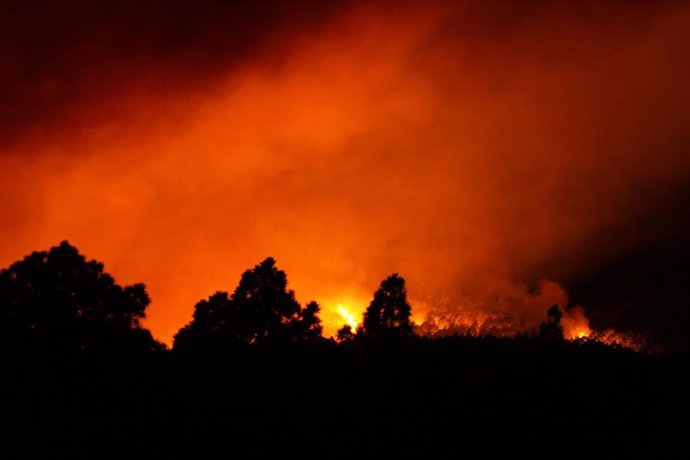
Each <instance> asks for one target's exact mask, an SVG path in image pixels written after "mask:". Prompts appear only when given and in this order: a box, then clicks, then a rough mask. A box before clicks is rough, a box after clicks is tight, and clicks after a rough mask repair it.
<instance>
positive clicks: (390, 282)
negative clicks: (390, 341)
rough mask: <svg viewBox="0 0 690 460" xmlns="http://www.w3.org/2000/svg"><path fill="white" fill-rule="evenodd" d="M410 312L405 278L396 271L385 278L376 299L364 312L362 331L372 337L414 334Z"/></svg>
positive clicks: (377, 291)
mask: <svg viewBox="0 0 690 460" xmlns="http://www.w3.org/2000/svg"><path fill="white" fill-rule="evenodd" d="M410 314H411V307H410V304H409V303H408V301H407V289H405V280H404V279H403V278H402V277H401V276H400V275H398V274H397V273H394V274H392V275H391V276H389V277H388V278H386V279H385V280H383V281H382V282H381V286H379V288H378V289H377V290H376V292H375V293H374V299H373V300H372V301H371V303H370V304H369V307H367V310H366V312H365V313H364V322H363V325H362V330H361V333H362V334H363V335H364V336H365V337H371V338H391V337H404V336H409V335H412V322H411V321H410Z"/></svg>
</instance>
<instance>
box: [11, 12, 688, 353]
mask: <svg viewBox="0 0 690 460" xmlns="http://www.w3.org/2000/svg"><path fill="white" fill-rule="evenodd" d="M182 3H185V4H186V2H182ZM182 3H181V4H179V5H178V4H174V3H173V4H170V5H169V6H166V4H167V2H162V3H157V2H152V3H151V4H150V6H148V7H145V8H146V10H145V11H139V10H138V8H139V7H138V6H135V4H134V3H131V4H130V3H127V2H124V3H119V4H118V5H119V6H118V7H117V8H115V7H97V6H91V7H89V8H87V7H86V6H85V5H82V4H79V3H77V4H76V5H77V6H74V7H73V8H74V10H73V11H69V12H64V11H51V10H48V11H43V12H42V13H41V15H40V17H39V18H38V19H36V21H35V22H32V23H31V27H26V28H22V29H21V30H23V31H24V32H20V31H19V30H20V29H19V28H18V26H16V25H15V26H11V24H10V23H12V24H14V23H16V21H17V20H18V19H20V18H26V17H27V14H28V13H27V11H25V10H24V9H22V7H19V6H18V7H14V8H10V9H11V13H12V14H8V15H3V16H4V17H5V18H6V19H5V21H6V22H7V23H6V24H4V25H5V26H8V27H7V28H6V29H5V30H6V31H5V32H0V34H4V35H7V36H8V39H7V40H2V42H3V43H5V45H3V47H2V48H1V49H0V50H1V52H2V56H3V62H7V63H8V66H7V67H6V70H5V71H4V73H3V75H2V79H1V80H0V82H1V83H2V85H0V86H2V87H3V88H5V89H4V90H2V93H0V100H2V101H3V104H2V107H3V108H1V109H0V149H1V151H0V179H1V181H0V193H2V197H3V198H2V200H0V216H1V218H2V222H3V225H2V227H0V242H2V244H1V245H0V263H1V264H2V265H3V266H6V265H8V264H9V263H11V262H12V261H13V260H16V259H18V258H20V257H21V256H23V255H24V254H26V253H28V252H29V251H31V250H34V249H39V248H45V247H48V246H50V245H53V244H56V243H57V242H58V241H60V240H62V239H68V240H70V242H72V243H73V244H76V245H77V246H78V247H79V248H80V249H81V250H82V251H83V252H84V253H86V254H87V255H88V256H89V257H95V258H98V259H99V260H102V261H104V262H105V264H106V269H107V270H108V271H110V272H112V273H113V274H114V275H115V276H116V278H117V279H118V281H121V282H126V283H129V282H135V281H143V282H145V283H146V284H147V286H148V287H149V291H150V293H151V295H152V298H153V303H152V305H151V307H150V309H149V312H148V320H147V325H148V327H150V328H151V329H152V331H153V333H154V335H155V336H156V337H158V338H160V339H162V340H164V341H169V340H170V338H171V337H172V335H173V334H174V333H175V331H176V330H177V329H178V328H179V327H181V326H182V325H183V324H184V323H186V322H187V321H188V320H189V319H190V318H191V314H192V310H193V305H194V303H195V302H196V301H198V300H199V299H201V298H204V297H206V296H208V295H210V294H211V293H213V292H214V291H216V290H232V289H233V288H234V286H235V285H236V283H237V281H238V280H239V276H240V274H241V272H242V271H243V270H245V269H246V268H249V267H251V266H253V265H254V264H256V263H257V262H258V261H259V260H261V259H262V258H264V257H266V256H269V255H271V256H273V257H275V258H276V259H277V261H278V266H279V267H280V268H281V269H283V270H285V271H286V272H287V274H288V277H289V281H290V285H291V287H292V288H294V289H295V290H296V293H297V296H298V298H299V299H300V300H301V301H303V302H306V301H308V300H310V299H312V298H313V299H315V300H317V301H319V302H320V303H321V304H322V307H323V309H324V311H323V313H322V317H323V318H324V320H325V322H326V330H327V332H330V333H332V332H333V331H334V330H335V329H336V328H337V327H339V326H340V325H342V324H343V323H344V322H345V321H344V320H343V318H342V317H341V316H340V315H339V313H338V305H341V306H344V307H345V308H346V309H347V310H348V311H350V312H352V313H356V314H359V313H361V312H362V311H363V310H364V308H365V307H366V305H367V303H368V301H369V300H370V297H371V295H372V293H373V291H374V290H375V289H376V287H377V286H378V283H379V282H380V280H381V279H383V278H384V277H385V276H387V275H388V274H390V273H392V272H398V273H400V274H401V275H403V276H404V277H405V278H406V280H407V281H408V291H409V293H410V295H411V300H412V306H413V311H414V312H415V319H416V320H417V322H418V323H422V322H423V321H424V319H425V316H426V314H427V313H429V312H434V314H436V315H444V317H445V318H446V319H448V318H451V319H452V321H453V322H454V323H453V324H456V325H457V324H469V325H470V326H471V325H472V324H480V323H481V322H482V321H489V322H490V327H489V326H487V327H489V329H484V330H490V331H494V332H495V331H504V332H506V333H507V332H510V333H514V332H516V331H519V330H530V329H533V328H534V327H536V326H537V325H538V324H539V322H540V321H542V320H543V319H544V318H545V313H546V309H547V308H548V307H549V306H550V305H552V304H553V303H558V304H559V305H567V304H568V303H569V295H568V292H567V290H566V287H565V285H567V283H568V281H569V280H572V279H575V278H577V277H582V276H586V275H587V274H588V273H590V272H592V271H593V270H594V269H595V268H596V267H598V266H600V265H601V264H602V263H605V262H606V261H608V260H610V259H611V258H615V257H618V256H620V255H622V254H625V253H627V252H629V251H633V250H635V249H636V248H639V247H643V246H645V245H648V244H651V243H653V242H657V241H659V240H660V239H664V238H666V239H669V238H670V239H673V238H676V239H677V238H681V237H682V236H681V235H680V234H676V233H674V232H675V231H676V230H673V231H672V232H671V233H669V230H668V229H677V226H674V222H675V218H674V217H673V215H674V214H675V213H677V212H678V210H679V209H685V208H684V206H686V204H687V203H686V202H684V201H682V200H681V197H680V195H679V194H678V193H677V191H678V190H680V189H682V187H683V186H684V184H687V183H688V179H690V155H688V152H687V147H688V134H687V133H688V132H690V113H689V111H690V109H689V107H690V90H689V89H688V85H687V81H688V77H690V72H689V71H690V64H689V62H688V60H687V56H688V55H690V53H689V52H690V50H689V49H688V47H689V46H690V36H689V35H690V31H689V30H688V28H687V27H686V26H685V25H686V24H687V23H688V20H689V19H690V8H688V5H686V4H682V3H668V4H665V3H660V4H657V3H655V4H654V5H643V4H632V5H630V4H626V5H622V4H616V3H610V4H609V3H607V4H599V3H592V4H588V3H586V4H578V5H575V4H571V3H562V4H559V3H555V2H545V3H540V2H533V3H530V4H506V3H491V2H477V3H474V2H468V3H431V4H430V3H427V2H424V3H422V2H420V3H409V4H408V3H405V4H404V5H401V4H400V3H399V2H395V3H391V4H384V3H381V4H378V3H377V4H371V5H362V4H348V3H340V4H337V5H334V6H330V7H328V8H325V7H319V6H317V4H316V3H304V4H299V6H297V7H294V8H293V7H290V6H287V5H288V4H291V3H290V2H288V3H287V4H286V3H283V4H280V6H278V5H267V6H265V7H255V8H251V7H248V6H244V5H240V6H235V7H223V6H220V5H217V4H215V3H213V2H208V3H204V4H203V5H202V6H199V7H198V9H197V7H194V8H193V7H191V6H186V7H183V6H182ZM319 3H320V2H319ZM113 8H115V9H113ZM52 15H58V17H61V18H71V19H66V22H65V23H64V24H63V25H56V24H55V23H53V22H51V19H50V18H51V17H52ZM159 21H160V22H159ZM63 27H64V30H63ZM56 32H59V33H58V34H57V36H58V38H59V39H58V40H55V41H53V40H51V37H52V36H53V35H54V33H56ZM669 210H670V211H669ZM659 215H663V216H666V219H665V220H659V219H658V216H659ZM659 308H662V309H663V306H660V307H659ZM586 309H587V305H584V309H582V307H578V308H576V309H574V310H572V311H573V313H571V315H570V320H571V321H573V324H576V325H577V327H583V326H582V325H583V324H585V325H587V327H589V325H588V324H587V318H586V316H584V311H585V310H586ZM453 318H454V319H453ZM487 318H488V320H487ZM487 324H488V323H487ZM470 326H468V327H470Z"/></svg>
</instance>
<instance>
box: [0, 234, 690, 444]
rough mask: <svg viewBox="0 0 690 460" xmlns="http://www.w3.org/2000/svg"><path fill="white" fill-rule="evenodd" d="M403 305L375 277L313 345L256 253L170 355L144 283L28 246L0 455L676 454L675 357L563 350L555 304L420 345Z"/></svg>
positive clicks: (274, 274)
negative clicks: (347, 319)
mask: <svg viewBox="0 0 690 460" xmlns="http://www.w3.org/2000/svg"><path fill="white" fill-rule="evenodd" d="M407 295H408V294H407V288H406V285H405V280H404V278H403V277H402V276H400V275H399V274H397V273H394V274H392V275H390V276H388V277H386V278H385V279H384V280H382V282H381V284H380V286H379V288H378V289H377V290H376V291H375V292H374V293H373V296H372V300H371V302H370V303H369V305H368V307H367V308H366V310H365V313H364V315H363V318H362V321H361V323H360V325H359V326H358V327H357V328H356V329H355V330H353V328H352V327H351V325H350V324H345V325H344V326H343V327H342V328H341V329H340V330H339V331H338V333H337V334H336V336H335V337H334V338H325V337H323V335H322V328H321V321H320V318H319V304H318V303H317V302H315V301H310V302H308V303H307V304H306V305H304V306H303V305H301V304H300V303H299V302H298V301H297V300H296V297H295V292H294V291H293V290H291V289H289V284H288V278H287V275H286V273H285V272H284V271H282V270H280V269H279V268H278V266H277V264H276V261H275V260H274V259H273V258H271V257H268V258H266V259H264V260H263V261H261V262H260V263H258V264H257V265H255V266H254V267H253V268H251V269H248V270H246V271H245V272H244V273H242V275H241V277H240V279H239V282H238V284H237V286H236V287H235V289H234V290H233V291H232V293H231V294H229V293H228V292H226V291H218V292H216V293H214V294H211V295H210V296H209V297H208V298H207V299H203V300H200V301H199V302H198V303H197V304H196V306H195V308H194V316H193V319H192V320H191V321H190V322H189V324H187V325H186V326H184V327H183V328H181V329H180V331H179V332H178V333H177V334H176V336H175V341H174V347H173V349H172V350H168V349H167V348H166V347H165V346H164V345H162V344H160V343H158V342H156V341H155V340H154V339H153V338H152V336H151V334H150V333H149V332H148V331H147V330H146V329H144V328H143V327H142V326H141V324H140V322H141V320H142V319H143V318H145V315H146V308H147V306H148V304H149V302H150V299H149V296H148V294H147V292H146V288H145V286H144V285H143V284H141V283H137V284H132V285H126V286H121V285H119V284H118V283H116V282H115V280H114V279H113V277H112V276H111V275H109V274H108V273H107V272H106V271H105V269H104V266H103V264H102V263H100V262H98V261H96V260H88V259H87V258H86V257H85V256H84V255H82V254H81V253H80V252H79V251H78V250H77V248H76V247H74V246H72V245H71V244H69V243H68V242H66V241H63V242H62V243H60V244H59V245H58V246H55V247H53V248H50V249H49V250H47V251H36V252H33V253H31V254H30V255H28V256H26V257H25V258H23V259H22V260H19V261H17V262H15V263H13V264H11V265H10V266H9V267H8V268H5V269H3V270H2V271H0V334H1V335H0V347H2V350H1V352H0V369H2V371H3V372H4V373H5V376H6V378H5V379H4V387H3V388H4V390H5V391H4V393H3V396H2V397H0V404H1V406H0V409H2V411H1V413H2V414H3V415H2V423H3V426H4V427H5V429H4V430H3V432H2V433H3V434H2V440H3V443H2V447H0V452H2V453H4V454H5V455H7V456H10V457H13V458H14V457H18V458H39V457H40V458H43V457H46V456H49V457H53V456H58V457H62V456H64V455H68V456H70V457H72V458H89V457H90V456H91V455H93V452H94V451H98V452H99V457H102V458H121V457H122V455H127V453H128V452H129V453H131V452H133V451H135V452H137V453H138V455H139V454H142V455H149V456H154V457H158V456H161V455H166V456H177V455H181V454H184V455H197V456H204V457H207V456H217V455H218V454H219V453H225V454H232V453H234V454H237V455H242V456H250V457H259V458H262V457H265V456H273V455H277V454H279V453H280V454H286V455H287V454H289V455H300V456H302V457H306V458H309V457H312V456H316V455H318V456H321V457H323V456H326V457H332V458H345V457H346V456H348V455H350V454H347V452H350V450H351V448H352V447H353V446H354V447H355V448H356V449H358V450H359V451H361V452H363V454H362V455H363V456H369V455H370V454H371V455H381V456H384V457H391V456H396V457H409V456H412V455H415V456H419V455H440V454H441V453H443V452H445V453H447V452H448V451H449V449H450V445H446V444H444V443H441V444H435V445H432V446H430V445H429V444H428V441H427V440H428V439H432V438H434V437H436V436H453V434H455V435H457V430H461V432H462V433H464V436H467V437H468V438H471V439H473V440H474V441H476V443H472V444H468V445H466V446H464V447H463V450H464V451H465V452H468V453H469V454H471V455H477V454H480V453H482V454H487V453H490V454H491V455H508V454H511V453H512V454H514V453H516V452H521V451H522V449H521V448H519V447H516V446H518V445H519V444H515V443H522V445H533V443H537V442H538V443H539V444H541V445H545V446H548V448H549V449H560V448H562V446H561V441H560V440H559V439H560V437H559V435H557V432H558V431H561V430H580V429H581V427H582V426H583V424H585V425H586V426H587V431H586V432H579V435H578V436H579V437H580V441H579V443H580V444H579V446H578V447H577V448H571V450H570V451H568V452H566V453H565V454H564V455H563V457H565V458H568V457H570V456H573V457H576V456H581V455H582V454H583V453H585V452H592V451H594V450H595V451H596V452H598V453H606V454H607V455H622V456H628V455H632V454H633V453H635V454H637V453H639V452H640V451H643V452H645V453H647V454H649V455H653V456H656V454H658V453H662V454H675V453H678V452H682V451H683V450H682V448H681V447H680V446H681V444H680V442H681V440H682V439H683V437H682V435H681V434H680V431H678V430H679V429H680V428H679V427H680V426H681V424H680V419H681V417H684V414H686V412H685V411H686V409H687V407H688V406H687V398H685V399H682V398H683V397H682V396H681V394H685V393H682V390H681V388H685V386H684V385H685V384H686V383H688V381H689V380H688V376H689V374H688V366H687V360H685V356H677V355H672V354H665V353H661V354H659V353H657V354H647V353H640V352H635V351H632V350H630V349H629V348H624V347H621V346H620V345H618V344H615V343H614V344H613V345H606V344H605V343H604V342H603V341H601V340H571V341H568V340H565V338H564V335H563V326H562V324H561V321H562V319H563V318H564V315H563V312H562V311H561V309H560V308H559V306H558V305H553V306H552V307H551V308H550V309H548V312H545V320H544V321H543V322H542V324H541V326H540V328H539V330H538V331H534V333H532V334H527V333H524V334H519V335H517V336H515V337H512V338H505V337H503V338H502V337H495V336H491V335H482V336H476V335H474V336H473V335H471V334H465V335H458V334H457V333H455V334H452V335H445V336H439V335H436V336H426V337H425V336H420V335H418V334H417V333H415V330H420V329H419V328H418V325H415V324H414V322H413V321H412V313H413V312H412V306H411V305H410V302H409V301H408V298H407ZM681 363H682V364H681ZM595 382H596V383H595ZM621 388H624V389H625V391H622V392H621V391H620V389H621ZM662 389H663V392H662V393H663V396H661V397H659V391H661V390H662ZM565 394H567V395H568V400H569V403H568V404H573V405H575V406H577V407H578V410H576V411H572V410H570V409H569V408H568V407H567V405H564V403H563V402H562V398H563V396H564V395H565ZM466 395H472V396H471V397H470V398H469V399H468V398H467V397H466ZM679 398H681V399H679ZM650 411H652V412H654V414H655V418H654V422H653V423H650V422H649V420H651V418H650V415H651V413H652V412H650ZM515 416H518V417H520V418H521V419H522V421H523V422H526V423H519V424H517V425H515V424H513V422H511V420H513V418H514V417H515ZM554 418H557V419H558V420H559V424H558V425H554V424H553V423H552V422H551V421H552V420H553V419H554ZM612 423H613V424H612ZM631 431H632V432H634V433H636V438H635V441H633V442H631V441H630V439H628V435H629V433H630V432H631ZM305 432H306V433H308V437H306V438H305ZM142 433H145V435H144V436H142ZM343 433H348V435H347V436H348V437H349V438H351V439H350V441H349V444H348V445H345V444H343V442H342V436H343ZM535 433H538V435H536V437H535ZM543 433H547V437H546V440H545V439H544V438H543V437H542V436H543ZM499 435H500V436H503V437H504V438H505V439H509V440H511V442H509V443H499V444H492V443H491V440H492V439H493V438H494V436H499ZM171 436H172V439H175V441H174V442H170V439H171ZM266 437H269V438H271V439H272V440H273V442H270V443H266V442H265V439H266ZM121 439H127V443H125V444H123V443H121V442H120V440H121ZM410 439H413V440H415V441H414V442H410ZM624 439H625V442H624V444H621V442H623V440H624ZM382 440H385V442H383V441H382ZM659 440H663V445H661V446H660V445H659V444H658V441H659ZM417 441H422V442H417ZM525 443H526V444H525ZM305 449H306V450H305Z"/></svg>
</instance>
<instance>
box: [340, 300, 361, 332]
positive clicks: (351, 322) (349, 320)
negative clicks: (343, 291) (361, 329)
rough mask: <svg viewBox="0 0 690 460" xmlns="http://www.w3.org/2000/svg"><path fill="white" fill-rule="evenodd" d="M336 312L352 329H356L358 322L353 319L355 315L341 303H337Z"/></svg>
mask: <svg viewBox="0 0 690 460" xmlns="http://www.w3.org/2000/svg"><path fill="white" fill-rule="evenodd" d="M338 313H339V314H340V316H342V317H343V319H344V320H345V324H349V325H350V327H351V328H352V330H355V329H357V326H358V325H359V322H358V321H357V320H356V319H355V316H354V315H353V314H352V313H350V312H349V311H347V309H345V307H343V306H342V305H341V304H338Z"/></svg>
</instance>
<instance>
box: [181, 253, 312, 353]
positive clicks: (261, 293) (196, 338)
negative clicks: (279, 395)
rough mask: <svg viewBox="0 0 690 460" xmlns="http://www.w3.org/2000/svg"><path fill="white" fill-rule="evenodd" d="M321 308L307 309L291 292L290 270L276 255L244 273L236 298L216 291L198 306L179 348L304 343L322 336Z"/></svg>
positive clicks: (308, 305) (310, 304)
mask: <svg viewBox="0 0 690 460" xmlns="http://www.w3.org/2000/svg"><path fill="white" fill-rule="evenodd" d="M319 310H320V308H319V305H318V304H317V303H316V302H310V303H309V304H307V306H306V307H304V308H302V307H301V306H300V304H299V302H297V300H296V299H295V293H294V291H292V290H288V289H287V276H286V275H285V272H284V271H282V270H279V269H278V268H277V267H276V266H275V260H274V259H273V258H271V257H269V258H267V259H265V260H264V261H263V262H261V263H260V264H258V265H256V266H255V267H254V268H253V269H251V270H247V271H245V272H244V273H243V274H242V277H241V278H240V283H239V285H238V286H237V288H236V289H235V292H233V293H232V295H231V296H228V294H227V292H217V293H215V294H214V295H212V296H211V297H209V298H208V300H202V301H200V302H199V303H197V304H196V306H195V309H194V317H193V320H192V322H191V323H189V324H188V325H186V326H185V327H183V328H182V329H181V330H180V331H179V332H178V333H177V334H176V336H175V346H176V347H177V346H185V345H189V344H192V343H195V342H196V343H198V342H226V341H236V342H244V343H260V342H265V341H268V340H292V341H303V340H312V339H316V338H319V337H321V320H320V319H319V317H318V313H319Z"/></svg>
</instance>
